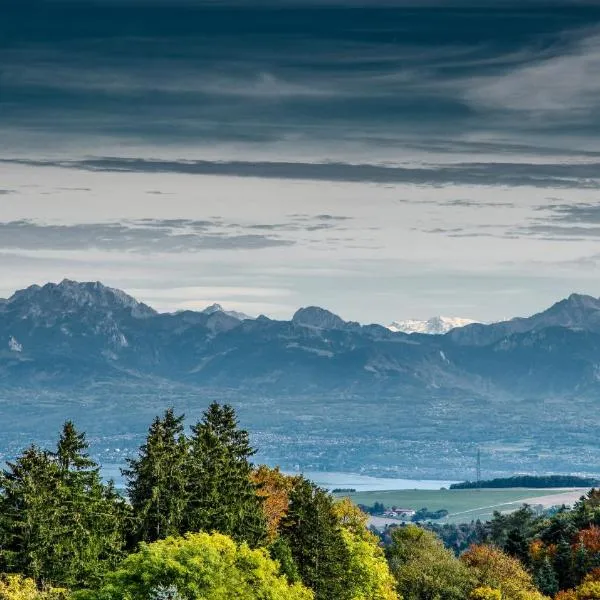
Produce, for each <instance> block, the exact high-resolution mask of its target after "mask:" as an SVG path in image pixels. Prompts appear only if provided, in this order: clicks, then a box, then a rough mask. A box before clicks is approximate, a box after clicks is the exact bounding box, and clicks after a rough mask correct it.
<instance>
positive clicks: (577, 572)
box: [573, 542, 590, 585]
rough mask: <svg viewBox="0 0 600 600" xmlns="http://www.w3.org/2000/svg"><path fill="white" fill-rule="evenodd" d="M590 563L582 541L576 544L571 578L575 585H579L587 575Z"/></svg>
mask: <svg viewBox="0 0 600 600" xmlns="http://www.w3.org/2000/svg"><path fill="white" fill-rule="evenodd" d="M589 563H590V557H589V553H588V551H587V548H586V547H585V545H584V544H583V543H581V542H580V543H579V544H577V548H576V549H575V555H574V557H573V580H574V583H575V585H579V584H580V583H581V582H582V581H583V580H584V578H585V576H586V575H587V573H588V571H589V570H590V568H589V566H590V565H589Z"/></svg>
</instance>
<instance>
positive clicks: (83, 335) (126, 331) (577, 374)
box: [0, 280, 600, 475]
mask: <svg viewBox="0 0 600 600" xmlns="http://www.w3.org/2000/svg"><path fill="white" fill-rule="evenodd" d="M170 389H171V390H172V389H176V390H179V391H176V392H172V391H164V390H170ZM24 390H29V391H27V392H25V391H24ZM115 390H120V391H117V392H115ZM123 390H127V391H126V392H123ZM157 390H161V391H160V394H162V395H163V396H165V395H166V397H167V400H166V401H167V402H169V403H171V398H172V397H173V398H175V400H173V402H172V403H176V400H177V398H181V397H183V396H185V397H186V398H190V397H192V396H194V395H206V394H208V395H210V396H211V397H215V396H219V397H223V398H233V401H234V403H238V404H239V405H240V407H241V414H242V416H244V418H245V419H247V421H248V422H250V423H251V424H256V426H257V427H258V428H259V429H260V428H262V429H261V430H263V431H264V433H265V435H267V434H268V435H273V432H274V431H277V432H279V434H282V435H285V436H289V435H290V431H297V432H300V431H305V432H306V435H308V436H310V435H313V434H314V433H315V431H321V433H323V434H324V435H325V434H327V436H328V439H333V438H335V439H337V438H336V436H337V435H338V434H339V435H342V433H343V435H344V439H353V436H357V435H359V434H360V435H362V436H364V435H365V434H369V435H373V436H374V435H376V433H377V435H379V434H381V435H384V437H385V436H392V437H391V438H390V439H392V438H393V440H395V441H394V443H395V444H396V443H398V444H400V445H402V443H404V441H405V440H406V439H407V438H406V435H407V432H406V430H405V428H406V427H408V425H409V424H410V426H411V428H412V431H411V435H412V433H413V432H420V436H419V439H424V440H427V439H431V440H438V441H439V440H445V441H446V442H448V443H450V442H452V443H454V442H456V443H457V444H458V443H459V442H460V444H466V445H467V446H468V445H472V444H474V443H482V441H483V442H490V443H491V441H492V440H495V442H494V443H496V444H497V443H499V442H501V443H502V444H506V443H508V442H509V441H510V443H511V444H514V443H516V442H517V441H518V442H519V443H522V442H523V439H526V440H529V442H530V444H529V446H528V448H529V450H528V451H531V448H532V447H537V446H536V444H538V442H539V443H542V446H543V445H544V444H547V443H550V441H551V440H556V439H557V437H556V436H557V435H558V436H562V437H561V441H564V442H565V443H566V442H567V441H568V440H569V439H570V437H569V436H575V437H574V438H573V439H575V438H576V439H577V444H579V445H581V444H584V445H586V447H587V445H588V444H591V445H592V446H593V445H594V444H595V441H594V440H595V436H596V434H595V433H592V432H595V431H596V428H597V426H598V416H597V415H598V408H600V407H599V404H598V402H599V401H598V398H599V396H600V300H599V299H597V298H593V297H591V296H584V295H579V294H573V295H571V296H569V297H568V298H566V299H564V300H561V301H560V302H558V303H556V304H554V305H553V306H551V307H550V308H548V309H547V310H545V311H543V312H541V313H539V314H536V315H533V316H531V317H526V318H516V319H512V320H509V321H505V322H500V323H493V324H489V325H485V324H479V323H473V324H468V325H465V326H463V327H458V328H453V329H451V330H450V331H449V332H448V333H445V334H443V335H422V334H420V333H412V334H406V333H403V332H395V331H391V330H390V329H388V328H386V327H383V326H381V325H361V324H359V323H356V322H351V321H345V320H344V319H342V318H341V317H339V316H337V315H335V314H333V313H331V312H329V311H327V310H325V309H323V308H319V307H305V308H301V309H299V310H298V311H297V312H296V313H295V315H294V316H293V318H292V319H291V320H289V321H278V320H273V319H269V318H267V317H265V316H259V317H258V318H256V319H250V318H248V317H247V316H246V315H242V314H238V313H230V312H226V311H224V310H223V309H222V308H221V307H219V306H213V307H209V308H208V309H207V310H204V311H201V312H194V311H182V312H177V313H172V314H165V313H158V312H156V311H155V310H153V309H152V308H151V307H149V306H147V305H146V304H143V303H141V302H138V301H137V300H135V299H134V298H132V297H131V296H129V295H127V294H126V293H124V292H122V291H120V290H116V289H112V288H110V287H106V286H104V285H102V284H101V283H98V282H96V283H78V282H74V281H69V280H65V281H63V282H61V283H59V284H52V283H49V284H46V285H44V286H31V287H29V288H27V289H25V290H21V291H18V292H16V293H15V294H14V295H13V296H12V297H10V298H8V299H6V300H0V411H1V414H0V416H2V417H5V418H6V417H7V414H8V412H10V411H11V410H13V409H14V406H13V404H11V402H13V401H14V398H16V397H19V398H23V396H24V395H27V396H28V398H30V400H28V401H27V402H29V403H28V404H27V402H25V403H23V401H21V405H20V409H21V414H25V413H24V412H23V411H25V408H24V407H25V406H28V407H29V408H28V409H27V410H28V411H29V413H28V414H30V415H32V417H31V418H33V416H35V415H38V416H36V417H35V418H36V419H37V418H38V417H39V414H38V413H39V406H40V405H39V401H37V404H36V400H35V399H36V398H40V397H42V396H44V395H46V396H47V395H48V394H54V396H52V398H53V400H52V402H51V403H49V404H48V406H49V407H50V408H48V410H49V411H50V412H49V413H48V414H54V413H52V411H58V412H57V413H56V414H58V413H61V414H62V412H61V411H62V410H63V408H64V405H63V404H61V402H62V400H60V399H61V398H65V397H69V402H71V403H72V402H73V394H79V395H81V396H82V397H88V396H89V394H91V393H93V394H94V398H95V399H96V400H95V401H97V402H98V405H97V406H101V407H102V408H103V410H105V409H107V407H108V406H112V407H113V408H114V407H115V406H118V408H116V409H115V410H117V411H118V412H119V413H120V417H121V419H122V423H120V424H119V425H121V424H122V425H123V427H124V424H125V423H126V422H128V423H131V422H132V421H133V419H134V418H135V414H136V411H138V412H139V411H141V410H146V409H148V410H150V408H149V406H150V404H148V401H147V400H145V401H144V405H143V407H142V405H141V404H140V402H139V401H138V400H131V398H133V397H135V398H138V397H142V396H143V397H144V398H148V397H151V396H152V394H156V393H158V392H157ZM115 395H117V396H119V397H123V398H124V397H128V398H130V400H127V402H125V401H124V400H120V401H119V402H118V403H117V404H114V403H115V402H116V401H115V400H113V397H114V396H115ZM44 397H45V396H44ZM109 397H110V400H107V398H109ZM190 402H192V401H191V400H190ZM107 403H108V404H107ZM110 403H113V404H110ZM192 404H193V402H192ZM78 406H79V405H78ZM90 410H91V409H90ZM94 410H96V409H94ZM36 411H38V412H36ZM92 412H93V411H92ZM92 412H88V413H84V418H86V417H89V418H90V419H91V414H92ZM558 413H560V416H559V415H558ZM11 414H12V413H11ZM103 414H104V413H103ZM13 417H14V418H16V417H15V416H14V414H13ZM111 419H114V416H111ZM311 419H312V421H311ZM382 420H383V422H382ZM36 422H39V421H36ZM99 423H100V420H98V419H97V420H96V421H94V423H93V425H96V424H99ZM325 423H326V426H325ZM40 425H41V422H40ZM98 427H100V425H98ZM490 427H492V428H493V429H494V431H493V435H492V433H490ZM588 430H589V431H588ZM369 432H370V433H369ZM386 432H387V433H386ZM2 433H3V430H2V429H0V443H1V442H2ZM4 433H6V432H4ZM104 434H105V431H104V430H102V431H99V435H104ZM588 434H589V435H588ZM367 437H368V436H367ZM269 439H271V438H269ZM374 439H375V438H372V440H371V442H369V439H366V441H365V440H363V442H364V444H368V443H371V444H374V443H375V442H374V441H373V440H374ZM386 439H387V438H386ZM532 439H533V440H534V441H535V443H534V444H533V446H532V445H531V444H532V443H533V442H531V440H532ZM452 440H454V441H452ZM269 443H271V442H269ZM273 443H274V442H273ZM298 443H300V442H298ZM302 443H304V442H302ZM382 443H383V442H382ZM596 446H597V444H596ZM463 447H466V446H463ZM544 447H545V446H544ZM365 448H366V447H365ZM413 450H414V449H413ZM413 450H411V452H412V451H413ZM367 451H368V452H370V453H371V454H369V456H371V455H373V456H371V459H369V460H372V461H374V462H373V464H375V463H377V464H378V465H380V466H381V465H383V463H384V462H385V465H387V466H386V467H385V468H391V467H390V466H389V463H390V462H392V461H393V462H394V464H395V466H396V467H397V466H398V464H399V463H401V462H402V461H401V460H400V459H399V458H398V457H397V456H395V457H393V456H392V455H391V454H390V456H389V457H388V458H386V459H385V460H384V459H383V457H384V455H385V453H386V452H388V450H385V449H383V450H381V451H378V452H375V450H374V448H371V449H368V448H367V449H365V450H364V452H367ZM424 451H425V450H424ZM290 452H291V450H290ZM302 452H304V450H303V451H302ZM302 452H300V454H299V455H298V456H291V455H290V456H287V458H286V459H281V457H279V456H278V457H277V458H278V460H280V462H282V463H284V464H285V463H286V460H287V461H288V463H289V462H292V463H293V462H294V460H298V461H300V462H304V461H305V459H306V456H304V455H303V454H302ZM336 452H339V450H336ZM348 452H350V451H348ZM352 452H354V451H352ZM389 452H391V450H389ZM536 452H538V453H543V452H542V450H541V449H538V450H536ZM594 452H596V453H598V450H597V449H596V450H594ZM0 453H1V448H0ZM296 454H298V453H296ZM558 455H560V452H557V455H556V456H558ZM327 456H329V455H327ZM332 456H333V455H332ZM356 456H358V455H356ZM503 456H504V458H502V457H503ZM506 456H508V455H502V454H501V453H500V454H499V455H498V457H497V459H495V460H497V461H502V460H505V459H506V460H509V459H508V458H506ZM539 456H541V454H540V455H539ZM539 456H538V458H539ZM587 456H588V459H589V455H587ZM330 458H331V457H330ZM330 458H327V457H326V458H324V459H323V461H324V462H322V464H321V463H319V461H317V463H318V464H317V466H319V465H320V467H321V468H322V467H323V466H325V467H326V468H336V469H343V468H347V467H348V464H347V461H346V459H343V458H341V457H340V456H338V458H337V459H335V460H333V459H331V460H330ZM363 458H364V454H363ZM598 458H600V456H599V457H598ZM313 459H314V457H313ZM313 459H311V460H313ZM447 459H448V460H449V461H451V459H452V457H448V458H447ZM314 460H316V459H314ZM319 460H320V459H319ZM402 460H404V459H402ZM407 460H408V459H407ZM423 460H425V459H423ZM439 460H441V459H439ZM443 460H446V458H444V459H443ZM452 460H454V459H452ZM510 460H513V459H510ZM510 460H509V462H508V463H506V464H509V463H510ZM539 460H541V458H540V459H539ZM556 460H559V459H558V458H556ZM586 460H587V459H586ZM332 461H333V462H332ZM382 461H383V462H382ZM411 461H412V463H413V464H417V463H418V461H417V463H415V459H414V457H413V459H411ZM309 463H310V466H312V467H314V466H315V465H314V464H313V462H310V461H309ZM294 464H295V463H294ZM407 464H408V463H407ZM423 464H425V463H423ZM448 464H449V465H450V462H449V463H448ZM452 464H454V463H452ZM498 464H500V462H499V463H498ZM502 464H504V463H502ZM510 464H520V463H510ZM553 464H554V463H553ZM382 468H383V467H382ZM398 468H399V467H398ZM407 468H408V467H407ZM422 469H424V470H421V471H419V472H421V473H427V474H428V475H431V474H432V473H433V471H432V470H431V468H430V467H427V468H426V467H425V466H423V467H422ZM427 469H429V470H427ZM434 471H435V469H434ZM394 472H402V473H405V472H406V470H403V469H399V470H397V471H394ZM436 472H437V471H436ZM498 472H505V471H502V469H501V468H499V469H498ZM445 473H447V471H445Z"/></svg>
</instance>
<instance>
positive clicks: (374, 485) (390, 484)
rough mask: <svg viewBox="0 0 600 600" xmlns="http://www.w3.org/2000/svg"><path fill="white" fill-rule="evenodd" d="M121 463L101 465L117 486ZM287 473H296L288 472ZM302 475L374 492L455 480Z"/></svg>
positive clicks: (326, 483) (436, 487)
mask: <svg viewBox="0 0 600 600" xmlns="http://www.w3.org/2000/svg"><path fill="white" fill-rule="evenodd" d="M121 466H122V465H119V464H105V465H102V476H103V477H104V478H105V479H113V480H114V482H115V485H116V486H117V488H120V489H122V488H123V487H124V482H123V478H122V477H121V471H120V468H121ZM288 474H289V475H296V474H298V473H291V472H288ZM303 475H304V476H305V477H306V478H307V479H310V480H311V481H314V482H315V483H316V484H317V485H319V486H321V487H323V488H325V489H328V490H332V489H335V488H351V489H354V490H356V491H357V492H376V491H382V490H439V489H441V488H444V487H445V488H447V487H449V486H450V484H452V483H456V481H440V480H435V479H397V478H392V477H371V476H370V475H361V474H357V473H336V472H325V471H307V472H305V473H303Z"/></svg>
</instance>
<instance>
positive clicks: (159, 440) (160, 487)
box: [122, 408, 188, 544]
mask: <svg viewBox="0 0 600 600" xmlns="http://www.w3.org/2000/svg"><path fill="white" fill-rule="evenodd" d="M183 420H184V416H183V415H180V416H176V415H175V412H174V410H173V409H172V408H170V409H168V410H167V411H165V413H164V415H163V417H162V418H161V417H156V418H155V419H154V421H153V422H152V425H151V426H150V429H149V431H148V436H147V437H146V441H145V443H144V444H143V445H142V446H141V448H140V451H139V456H138V457H137V458H134V459H129V460H128V465H129V468H128V469H123V471H122V472H123V475H124V476H125V477H126V479H127V492H128V496H129V501H130V502H131V507H132V510H133V515H134V527H133V531H132V536H131V538H132V539H131V542H132V543H133V544H137V543H138V542H141V541H143V542H154V541H156V540H159V539H161V538H166V537H167V536H169V535H177V534H181V533H183V531H184V526H183V520H184V513H185V512H186V509H187V505H188V498H187V490H186V476H187V462H188V443H187V439H186V437H185V435H184V429H183Z"/></svg>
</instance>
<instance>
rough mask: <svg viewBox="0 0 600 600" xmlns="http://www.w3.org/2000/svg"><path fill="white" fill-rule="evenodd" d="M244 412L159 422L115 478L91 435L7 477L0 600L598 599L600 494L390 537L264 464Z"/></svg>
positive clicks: (1, 505) (69, 428) (214, 410)
mask: <svg viewBox="0 0 600 600" xmlns="http://www.w3.org/2000/svg"><path fill="white" fill-rule="evenodd" d="M254 454H255V449H254V448H252V446H251V445H250V442H249V435H248V432H247V431H245V430H243V429H242V428H240V427H239V424H238V421H237V417H236V414H235V411H234V410H233V409H232V408H231V407H230V406H228V405H226V404H225V405H221V404H218V403H213V404H211V405H210V406H209V408H208V409H207V410H206V411H205V413H204V414H203V416H202V418H201V419H200V421H199V422H198V423H196V424H195V425H193V426H192V427H191V428H190V430H189V431H188V430H186V427H185V424H184V416H183V415H177V414H175V412H174V411H173V410H172V409H169V410H166V411H165V412H164V414H163V415H161V416H157V417H156V418H155V419H154V421H153V422H152V424H151V425H150V427H149V429H148V433H147V437H146V439H145V441H144V443H143V444H142V446H141V447H140V448H139V452H138V454H137V456H135V457H134V458H132V459H130V460H129V461H128V465H127V467H126V468H125V469H124V471H123V474H124V476H125V479H126V481H127V489H126V494H121V493H119V492H118V491H117V490H116V489H115V487H114V486H113V485H112V484H111V483H105V482H104V481H103V480H102V478H101V476H100V470H99V465H98V464H97V463H96V462H95V461H94V460H92V459H91V458H90V456H89V446H88V441H87V439H86V436H85V434H84V433H83V432H80V431H78V430H77V429H76V427H75V425H74V424H73V423H72V422H67V423H65V424H64V426H63V428H62V431H61V432H60V434H59V438H58V441H57V443H56V446H55V447H54V448H51V449H44V448H40V447H37V446H35V445H32V446H30V447H28V448H26V449H25V450H24V451H23V452H22V453H21V454H20V455H19V456H18V457H17V458H16V459H15V460H14V461H12V462H10V463H8V464H7V465H6V467H5V469H4V470H3V472H2V473H1V474H0V573H1V575H0V600H67V599H68V600H229V599H232V598H235V599H239V600H251V599H257V600H258V599H263V600H400V599H404V600H462V599H468V600H543V599H544V598H555V599H556V600H594V599H596V600H598V599H600V492H599V491H595V490H592V491H591V492H590V493H589V494H588V495H587V496H585V497H583V498H582V499H581V500H580V501H579V502H578V503H577V504H576V505H575V506H574V508H573V509H571V510H569V509H566V508H564V509H561V510H559V511H557V512H556V513H555V514H552V515H543V516H537V515H536V514H535V513H534V512H533V511H531V510H530V509H529V508H527V507H524V508H523V509H521V510H519V511H517V512H514V513H512V514H496V515H495V516H494V518H493V519H492V521H491V522H489V523H474V524H472V525H471V526H465V527H464V528H462V529H461V528H455V529H450V530H446V531H444V529H443V527H442V526H435V527H433V528H432V527H430V526H420V525H416V524H409V525H405V526H398V527H393V528H389V529H388V530H387V531H386V532H385V533H384V534H383V535H382V536H378V535H376V534H375V533H374V532H373V531H370V530H369V529H368V527H367V515H365V514H364V513H363V512H362V511H361V510H360V509H359V508H358V507H357V506H355V505H354V504H352V503H351V502H350V500H348V499H341V500H336V499H335V498H334V497H333V496H332V495H331V494H329V493H328V492H327V491H325V490H323V489H320V488H319V487H317V486H316V485H314V484H313V483H312V482H311V481H309V480H307V479H305V478H304V477H302V476H289V475H286V474H284V473H282V472H281V471H280V470H279V469H277V468H270V467H267V466H264V465H254V464H253V462H252V459H253V456H254Z"/></svg>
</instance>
